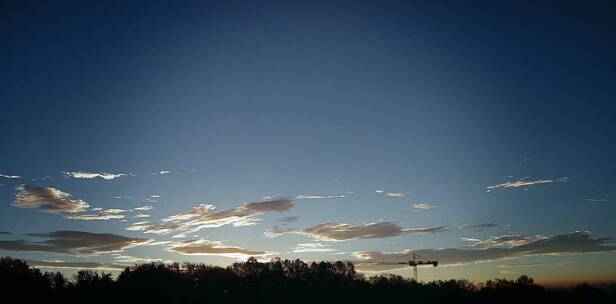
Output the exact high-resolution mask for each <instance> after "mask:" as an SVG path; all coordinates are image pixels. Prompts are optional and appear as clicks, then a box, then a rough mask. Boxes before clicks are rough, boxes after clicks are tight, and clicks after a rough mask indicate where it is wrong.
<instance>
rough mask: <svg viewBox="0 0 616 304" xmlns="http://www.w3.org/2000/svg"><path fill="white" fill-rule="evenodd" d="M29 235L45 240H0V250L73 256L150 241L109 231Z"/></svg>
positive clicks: (96, 253)
mask: <svg viewBox="0 0 616 304" xmlns="http://www.w3.org/2000/svg"><path fill="white" fill-rule="evenodd" d="M28 236H31V237H37V238H45V239H47V240H44V241H38V242H31V241H26V240H23V239H20V240H12V241H0V250H9V251H32V252H55V253H63V254H68V255H75V256H88V255H99V254H101V253H110V252H121V251H124V250H125V249H127V248H131V247H136V246H140V245H144V244H147V243H149V242H151V241H152V240H150V239H145V238H131V237H125V236H122V235H117V234H111V233H93V232H85V231H70V230H65V231H55V232H50V233H32V234H28Z"/></svg>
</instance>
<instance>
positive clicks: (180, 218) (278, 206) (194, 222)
mask: <svg viewBox="0 0 616 304" xmlns="http://www.w3.org/2000/svg"><path fill="white" fill-rule="evenodd" d="M293 206H295V202H294V201H293V200H288V199H281V200H273V201H264V202H253V203H246V204H244V205H242V206H240V207H237V208H233V209H229V210H222V211H214V209H215V207H214V205H212V204H200V205H199V206H196V207H194V208H193V209H192V210H189V211H184V212H181V213H178V214H175V215H172V216H168V217H166V218H164V219H162V223H160V224H149V225H138V226H130V227H128V228H127V230H131V231H143V232H145V233H155V234H168V233H179V232H185V233H194V232H197V231H199V230H201V229H204V228H216V227H221V226H224V225H233V226H235V227H240V226H252V225H255V224H256V223H257V222H258V221H259V220H260V219H258V218H256V216H258V215H261V214H264V213H268V212H283V211H287V210H289V209H290V208H292V207H293Z"/></svg>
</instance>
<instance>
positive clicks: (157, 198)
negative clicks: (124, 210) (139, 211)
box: [145, 194, 160, 203]
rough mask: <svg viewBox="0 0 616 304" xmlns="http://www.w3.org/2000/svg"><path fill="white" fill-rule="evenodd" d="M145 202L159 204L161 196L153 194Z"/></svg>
mask: <svg viewBox="0 0 616 304" xmlns="http://www.w3.org/2000/svg"><path fill="white" fill-rule="evenodd" d="M145 200H146V201H147V202H149V203H158V201H160V195H158V194H152V195H148V196H146V197H145Z"/></svg>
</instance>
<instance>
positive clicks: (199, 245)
mask: <svg viewBox="0 0 616 304" xmlns="http://www.w3.org/2000/svg"><path fill="white" fill-rule="evenodd" d="M168 250H169V251H172V252H176V253H179V254H184V255H215V256H224V257H230V258H238V259H244V258H247V257H250V256H263V255H266V254H267V253H266V252H265V251H260V250H250V249H244V248H240V247H230V246H223V245H222V244H221V243H220V242H212V241H205V240H188V241H184V242H182V243H176V244H173V245H171V246H169V247H168Z"/></svg>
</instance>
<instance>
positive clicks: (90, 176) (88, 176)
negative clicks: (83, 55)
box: [62, 171, 127, 180]
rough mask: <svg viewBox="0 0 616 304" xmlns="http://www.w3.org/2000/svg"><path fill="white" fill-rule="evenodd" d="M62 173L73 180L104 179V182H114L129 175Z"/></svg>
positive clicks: (81, 172)
mask: <svg viewBox="0 0 616 304" xmlns="http://www.w3.org/2000/svg"><path fill="white" fill-rule="evenodd" d="M62 173H63V174H64V175H66V176H69V177H72V178H79V179H94V178H102V179H104V180H113V179H116V178H119V177H122V176H126V175H127V174H124V173H105V172H99V173H93V172H83V171H74V172H66V171H64V172H62Z"/></svg>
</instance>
